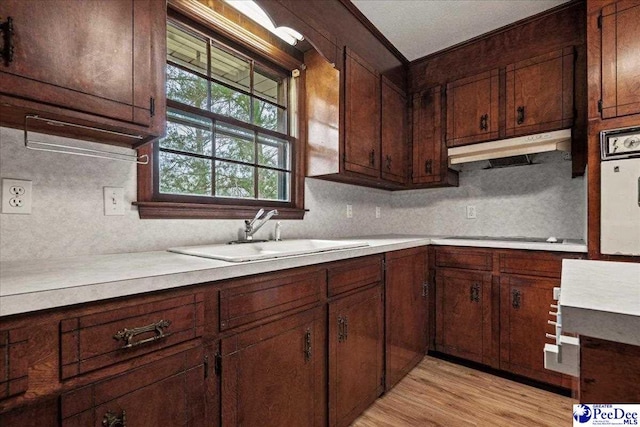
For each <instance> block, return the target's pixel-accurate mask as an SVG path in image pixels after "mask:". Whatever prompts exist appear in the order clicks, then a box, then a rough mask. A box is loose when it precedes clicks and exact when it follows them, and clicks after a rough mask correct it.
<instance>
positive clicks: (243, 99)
mask: <svg viewBox="0 0 640 427" xmlns="http://www.w3.org/2000/svg"><path fill="white" fill-rule="evenodd" d="M250 109H251V98H250V97H249V95H245V94H243V93H240V92H236V91H235V90H233V89H230V88H228V87H226V86H223V85H221V84H217V83H211V111H212V112H214V113H218V114H222V115H224V116H229V117H233V118H234V119H238V120H242V121H243V122H248V121H249V120H250V116H249V112H250Z"/></svg>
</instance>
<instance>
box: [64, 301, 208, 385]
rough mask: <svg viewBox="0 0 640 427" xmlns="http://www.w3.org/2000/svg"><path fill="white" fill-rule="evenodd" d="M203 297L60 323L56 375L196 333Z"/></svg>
mask: <svg viewBox="0 0 640 427" xmlns="http://www.w3.org/2000/svg"><path fill="white" fill-rule="evenodd" d="M203 328H204V294H202V293H198V294H194V295H187V296H183V297H176V298H169V299H166V300H160V301H155V302H150V303H146V304H140V305H135V306H131V305H129V306H125V307H122V308H120V309H115V310H109V311H104V312H100V313H95V314H89V315H85V316H79V317H72V318H68V319H63V320H61V321H60V334H61V337H60V346H61V352H60V358H61V361H60V371H61V372H60V375H61V377H62V379H66V378H71V377H74V376H76V375H80V374H84V373H86V372H90V371H93V370H96V369H99V368H103V367H105V366H109V365H112V364H114V363H117V362H121V361H123V360H127V359H130V358H132V357H136V356H140V355H142V354H146V353H149V352H152V351H156V350H158V349H161V348H164V347H168V346H170V345H174V344H177V343H180V342H183V341H187V340H190V339H193V338H196V337H199V336H201V335H202V332H203Z"/></svg>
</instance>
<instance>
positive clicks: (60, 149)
mask: <svg viewBox="0 0 640 427" xmlns="http://www.w3.org/2000/svg"><path fill="white" fill-rule="evenodd" d="M29 120H39V121H42V122H45V123H47V124H48V125H52V126H71V127H74V128H80V129H87V130H91V131H98V132H102V133H106V134H109V135H114V136H124V137H127V138H132V139H138V140H141V139H142V136H140V135H129V134H126V133H122V132H115V131H111V130H106V129H100V128H96V127H91V126H83V125H78V124H75V123H67V122H62V121H59V120H53V119H45V118H42V117H40V116H37V115H26V116H25V117H24V146H25V147H26V148H28V149H29V150H37V151H48V152H51V153H61V154H73V155H74V156H84V157H94V158H98V159H108V160H117V161H121V162H129V163H137V164H139V165H146V164H149V156H148V155H146V154H143V155H142V156H136V155H131V154H122V153H114V152H113V151H106V150H95V149H91V148H82V147H73V146H70V145H64V144H53V143H51V142H43V141H36V140H33V139H29Z"/></svg>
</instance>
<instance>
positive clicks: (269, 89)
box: [253, 71, 286, 106]
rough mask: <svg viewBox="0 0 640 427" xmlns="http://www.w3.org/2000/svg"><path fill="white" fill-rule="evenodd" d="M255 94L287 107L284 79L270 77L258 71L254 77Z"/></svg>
mask: <svg viewBox="0 0 640 427" xmlns="http://www.w3.org/2000/svg"><path fill="white" fill-rule="evenodd" d="M253 92H254V93H256V94H258V95H260V96H261V97H262V98H266V99H268V100H270V101H271V102H273V103H274V104H279V105H284V106H286V102H285V100H286V97H285V93H286V91H285V85H284V81H283V79H277V78H272V77H268V76H266V75H265V74H262V73H259V72H257V71H256V72H255V73H254V75H253Z"/></svg>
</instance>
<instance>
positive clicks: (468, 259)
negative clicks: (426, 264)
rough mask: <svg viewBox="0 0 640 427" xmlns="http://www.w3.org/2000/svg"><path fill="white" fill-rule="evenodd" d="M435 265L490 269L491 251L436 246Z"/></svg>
mask: <svg viewBox="0 0 640 427" xmlns="http://www.w3.org/2000/svg"><path fill="white" fill-rule="evenodd" d="M436 267H449V268H465V269H469V270H482V271H490V270H491V268H492V262H491V252H490V251H484V250H479V249H467V248H464V249H460V248H451V247H449V248H436Z"/></svg>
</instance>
